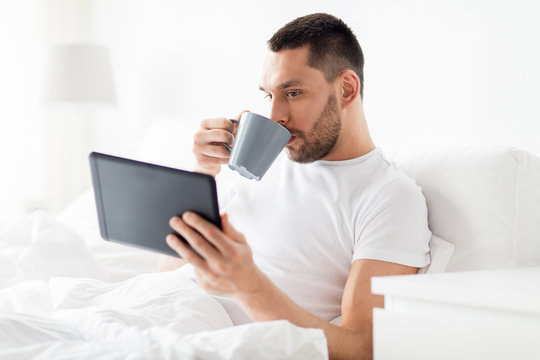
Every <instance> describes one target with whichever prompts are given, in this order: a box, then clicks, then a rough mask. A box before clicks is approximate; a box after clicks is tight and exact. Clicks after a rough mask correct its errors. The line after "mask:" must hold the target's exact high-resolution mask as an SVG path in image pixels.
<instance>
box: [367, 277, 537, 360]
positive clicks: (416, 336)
mask: <svg viewBox="0 0 540 360" xmlns="http://www.w3.org/2000/svg"><path fill="white" fill-rule="evenodd" d="M372 291H373V293H376V294H381V295H384V304H385V308H384V309H375V310H374V314H373V341H374V357H375V360H385V359H392V360H396V359H415V360H423V359H429V360H444V359H452V360H458V359H459V360H462V359H475V360H478V359H489V360H495V359H504V360H510V359H520V360H522V359H535V360H539V359H540V267H531V268H516V269H504V270H489V271H471V272H459V273H444V274H431V275H429V274H428V275H412V276H390V277H377V278H373V279H372Z"/></svg>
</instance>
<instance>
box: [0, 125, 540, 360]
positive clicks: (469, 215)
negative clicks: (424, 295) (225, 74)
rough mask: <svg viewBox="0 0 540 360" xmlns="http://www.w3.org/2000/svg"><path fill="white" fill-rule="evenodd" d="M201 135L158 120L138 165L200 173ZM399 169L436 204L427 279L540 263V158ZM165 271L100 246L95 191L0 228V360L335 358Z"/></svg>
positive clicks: (484, 154) (445, 156) (461, 157)
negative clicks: (236, 318)
mask: <svg viewBox="0 0 540 360" xmlns="http://www.w3.org/2000/svg"><path fill="white" fill-rule="evenodd" d="M197 125H198V124H197V122H189V121H182V120H181V119H156V120H155V121H154V122H152V124H151V125H150V126H149V128H148V129H147V131H146V136H145V138H144V139H143V141H142V143H141V144H140V146H139V148H138V151H137V153H135V154H131V157H132V158H136V159H138V160H142V161H149V162H154V163H159V164H163V165H168V166H174V167H178V168H184V169H190V168H191V167H192V165H193V159H192V157H191V139H192V134H193V132H194V130H195V128H196V127H197ZM97 150H99V149H97ZM117 155H123V156H126V155H129V154H117ZM388 158H389V160H391V161H393V162H395V163H396V164H397V165H398V167H401V168H402V169H404V170H405V171H406V172H407V173H409V175H410V176H412V177H413V178H414V179H415V180H416V181H417V183H419V184H420V185H421V186H422V188H423V191H424V195H425V196H426V200H427V204H428V209H429V224H430V228H431V230H432V231H433V232H434V236H433V237H432V240H431V244H430V245H431V257H432V264H431V265H430V266H429V267H426V268H424V269H421V271H420V272H424V273H425V272H428V273H434V272H444V271H464V270H477V269H486V268H496V267H518V266H531V265H535V264H536V265H537V264H540V242H539V241H538V234H540V228H539V226H540V225H539V223H537V221H536V219H537V218H538V214H539V213H540V208H539V205H538V204H540V192H539V191H538V189H537V188H536V187H537V184H538V181H540V160H539V159H538V158H537V157H535V156H533V155H531V154H528V153H525V152H523V151H519V150H517V149H513V148H506V149H487V150H486V149H483V150H478V149H461V150H456V149H452V150H443V151H442V150H441V151H438V152H433V151H429V152H426V151H425V150H424V151H420V152H416V153H415V152H412V153H411V152H409V153H406V152H403V151H398V152H394V153H392V152H391V151H390V152H388ZM473 175H474V176H473ZM495 180H496V181H495ZM494 195H495V196H494ZM495 199H496V201H495ZM493 204H497V206H493ZM518 215H519V216H518ZM501 219H502V220H505V219H507V220H508V221H502V220H501ZM512 219H514V220H515V221H512ZM508 249H511V250H512V251H507V250H508ZM157 266H158V255H157V254H154V253H150V252H146V251H142V250H138V249H133V248H129V247H126V246H122V245H118V244H114V243H109V242H106V241H103V240H102V239H101V238H100V237H99V230H98V224H97V216H96V209H95V205H94V200H93V192H92V189H88V191H86V192H85V193H83V194H82V195H81V196H80V197H79V198H77V199H76V200H75V201H73V202H72V203H71V204H70V205H69V206H68V207H66V208H65V209H64V210H63V211H62V212H60V213H59V214H55V215H52V214H48V213H46V212H43V211H37V212H34V213H31V214H27V215H25V216H24V217H22V218H20V219H18V220H17V221H14V222H12V223H3V224H0V359H10V360H11V359H28V358H37V359H50V358H54V359H73V358H77V359H96V358H104V359H149V358H159V359H169V358H170V359H178V358H182V359H326V358H328V351H327V345H326V339H325V337H324V334H323V332H322V331H321V330H319V329H304V328H300V327H297V326H294V325H292V324H290V323H289V322H288V321H271V322H260V323H251V324H245V325H241V326H231V325H232V323H231V320H230V318H229V317H228V315H227V313H226V312H225V311H224V309H223V308H222V307H221V305H220V304H219V303H218V302H217V301H215V300H214V298H212V297H211V296H209V295H208V294H206V293H205V292H204V291H203V290H202V289H201V288H200V287H198V285H197V284H195V283H194V282H193V281H192V280H190V279H189V278H187V277H185V276H184V275H183V273H182V272H181V271H171V272H165V273H159V272H157ZM336 321H339V319H337V320H336Z"/></svg>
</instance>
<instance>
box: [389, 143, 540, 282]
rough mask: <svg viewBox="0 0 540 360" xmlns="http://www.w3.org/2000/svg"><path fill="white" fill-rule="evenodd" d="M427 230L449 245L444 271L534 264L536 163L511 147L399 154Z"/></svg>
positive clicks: (538, 243)
mask: <svg viewBox="0 0 540 360" xmlns="http://www.w3.org/2000/svg"><path fill="white" fill-rule="evenodd" d="M386 154H387V158H388V159H390V161H391V162H394V163H395V164H396V166H397V167H398V168H400V169H402V170H404V171H405V172H406V173H407V174H408V175H409V176H411V177H412V178H413V179H414V180H415V181H416V183H417V184H418V185H419V186H420V187H421V188H422V192H423V194H424V196H425V198H426V202H427V206H428V216H429V228H430V229H431V230H432V231H433V232H434V233H435V234H437V235H439V236H440V237H442V238H444V239H446V240H447V241H449V242H451V243H452V244H453V245H455V249H454V254H453V255H452V258H451V259H450V262H449V264H448V268H447V270H448V271H468V270H481V269H495V268H507V267H517V266H534V265H540V221H538V219H540V186H539V184H540V159H539V158H538V157H536V156H534V155H532V154H530V153H527V152H525V151H522V150H519V149H516V148H480V149H479V148H454V149H423V150H416V151H405V150H400V151H396V152H394V153H391V152H387V153H386Z"/></svg>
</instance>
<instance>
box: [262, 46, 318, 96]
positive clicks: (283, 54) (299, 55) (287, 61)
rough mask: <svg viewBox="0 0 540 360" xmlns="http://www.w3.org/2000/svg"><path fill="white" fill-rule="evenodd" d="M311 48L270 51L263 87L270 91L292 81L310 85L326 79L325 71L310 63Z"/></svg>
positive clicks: (264, 68) (265, 66)
mask: <svg viewBox="0 0 540 360" xmlns="http://www.w3.org/2000/svg"><path fill="white" fill-rule="evenodd" d="M308 56H309V48H308V47H307V46H303V47H300V48H296V49H287V50H280V51H277V52H273V51H268V53H267V55H266V58H265V61H264V66H263V73H262V78H261V84H260V86H261V88H262V89H264V90H266V91H270V90H275V89H278V88H279V87H283V85H287V84H290V83H294V84H298V83H301V84H304V85H310V84H315V83H319V82H320V80H324V75H323V73H322V72H321V71H320V70H318V69H315V68H313V67H311V66H309V65H308Z"/></svg>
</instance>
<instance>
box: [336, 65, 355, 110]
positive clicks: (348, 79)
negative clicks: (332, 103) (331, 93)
mask: <svg viewBox="0 0 540 360" xmlns="http://www.w3.org/2000/svg"><path fill="white" fill-rule="evenodd" d="M338 94H340V96H341V107H342V108H343V109H344V108H346V107H348V106H349V105H350V104H352V103H353V101H354V100H355V99H356V97H358V96H360V79H359V78H358V75H356V73H355V72H354V71H352V70H344V71H343V72H342V73H341V75H340V76H339V92H338Z"/></svg>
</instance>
